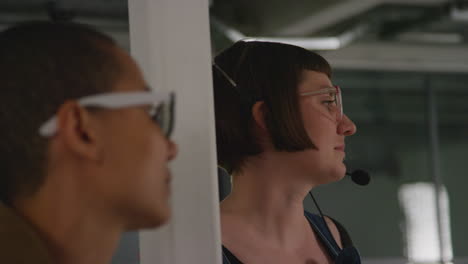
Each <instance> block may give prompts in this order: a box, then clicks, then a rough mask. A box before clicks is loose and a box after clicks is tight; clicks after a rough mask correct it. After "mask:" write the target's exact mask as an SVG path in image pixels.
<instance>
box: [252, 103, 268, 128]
mask: <svg viewBox="0 0 468 264" xmlns="http://www.w3.org/2000/svg"><path fill="white" fill-rule="evenodd" d="M265 111H266V109H265V103H264V102H263V101H258V102H256V103H255V104H254V105H253V106H252V117H253V119H254V120H255V124H256V125H257V127H258V128H260V129H261V130H262V131H267V130H268V129H267V126H266V122H265Z"/></svg>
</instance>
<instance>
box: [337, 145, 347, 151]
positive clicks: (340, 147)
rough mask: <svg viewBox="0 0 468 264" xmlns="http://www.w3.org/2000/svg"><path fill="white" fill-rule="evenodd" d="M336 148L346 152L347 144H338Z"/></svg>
mask: <svg viewBox="0 0 468 264" xmlns="http://www.w3.org/2000/svg"><path fill="white" fill-rule="evenodd" d="M335 150H338V151H342V152H344V151H345V145H341V146H337V147H335Z"/></svg>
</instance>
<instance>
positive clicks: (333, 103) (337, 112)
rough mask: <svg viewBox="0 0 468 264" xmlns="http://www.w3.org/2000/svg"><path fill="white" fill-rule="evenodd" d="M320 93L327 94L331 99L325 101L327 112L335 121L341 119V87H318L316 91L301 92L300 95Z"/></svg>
mask: <svg viewBox="0 0 468 264" xmlns="http://www.w3.org/2000/svg"><path fill="white" fill-rule="evenodd" d="M321 94H329V95H330V96H331V97H332V98H333V100H329V101H325V103H326V104H327V109H328V112H329V114H330V115H331V116H332V117H334V119H335V120H336V122H340V121H341V120H343V101H342V99H341V89H340V87H338V86H336V85H335V86H333V87H327V88H324V89H320V90H317V91H311V92H302V93H300V94H299V95H300V96H313V95H321Z"/></svg>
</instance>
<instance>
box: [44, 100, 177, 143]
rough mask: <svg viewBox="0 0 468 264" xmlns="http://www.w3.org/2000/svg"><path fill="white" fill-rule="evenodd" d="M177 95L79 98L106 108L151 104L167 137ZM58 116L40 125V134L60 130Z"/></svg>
mask: <svg viewBox="0 0 468 264" xmlns="http://www.w3.org/2000/svg"><path fill="white" fill-rule="evenodd" d="M174 103H175V95H174V93H173V92H171V93H162V92H158V93H155V92H149V91H142V92H115V93H104V94H97V95H91V96H86V97H83V98H81V99H79V100H78V104H79V105H81V106H83V107H97V108H104V109H110V110H114V109H119V108H126V107H132V106H145V105H149V106H150V109H149V110H148V114H149V116H150V117H151V119H152V120H153V122H154V123H156V124H157V125H158V126H159V127H160V128H161V130H162V131H163V133H164V135H165V136H166V137H169V136H170V135H171V133H172V129H173V123H174ZM57 130H58V127H57V117H56V115H54V116H52V117H51V118H50V119H49V120H47V121H46V122H45V123H43V124H42V125H41V126H40V127H39V134H40V135H41V136H43V137H52V136H53V135H55V134H56V133H57V132H58V131H57Z"/></svg>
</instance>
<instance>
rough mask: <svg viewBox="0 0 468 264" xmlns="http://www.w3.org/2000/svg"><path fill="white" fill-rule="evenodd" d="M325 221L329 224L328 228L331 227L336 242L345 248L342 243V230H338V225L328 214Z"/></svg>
mask: <svg viewBox="0 0 468 264" xmlns="http://www.w3.org/2000/svg"><path fill="white" fill-rule="evenodd" d="M325 222H327V226H328V228H330V232H331V233H332V235H333V238H334V239H335V241H336V243H338V246H340V248H343V244H342V243H341V237H340V232H339V231H338V227H336V225H335V222H334V221H333V220H332V219H331V218H330V217H328V216H325Z"/></svg>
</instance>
